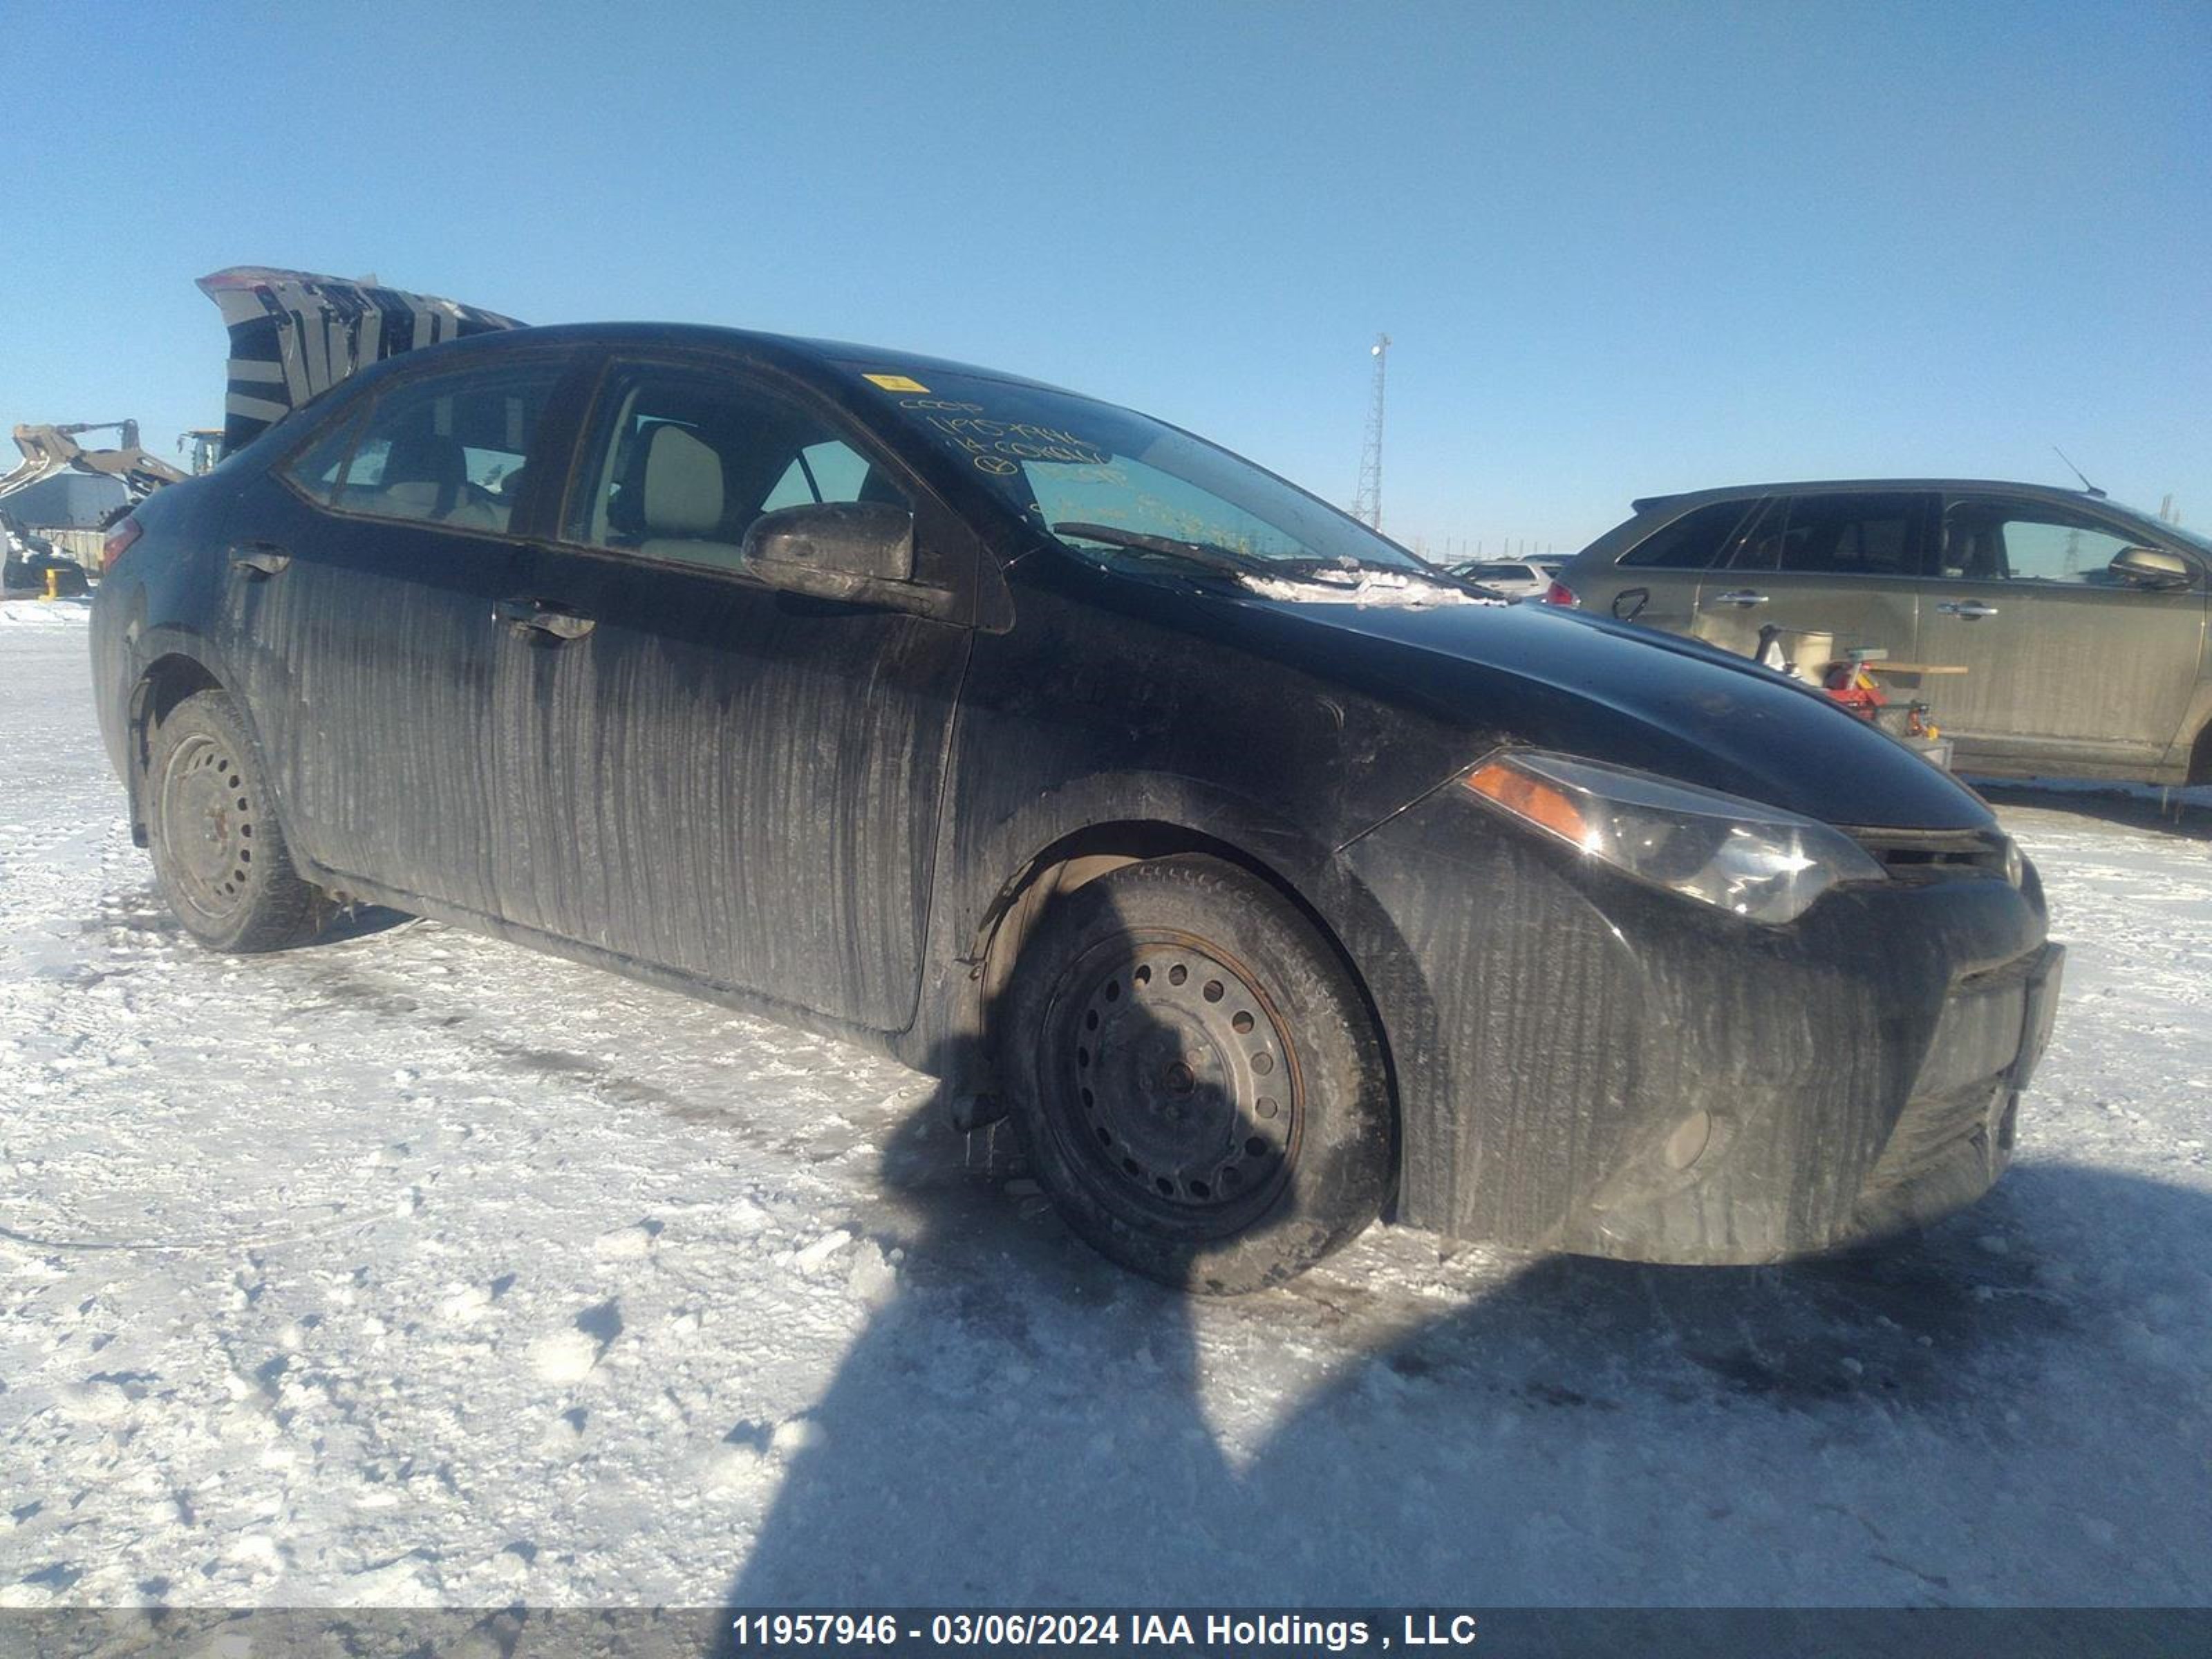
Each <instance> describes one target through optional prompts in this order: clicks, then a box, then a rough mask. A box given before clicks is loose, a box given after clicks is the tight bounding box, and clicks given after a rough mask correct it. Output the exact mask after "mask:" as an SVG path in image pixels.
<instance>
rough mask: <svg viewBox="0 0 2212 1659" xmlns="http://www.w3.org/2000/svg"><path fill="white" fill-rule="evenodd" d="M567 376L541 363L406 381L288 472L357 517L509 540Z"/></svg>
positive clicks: (343, 423)
mask: <svg viewBox="0 0 2212 1659" xmlns="http://www.w3.org/2000/svg"><path fill="white" fill-rule="evenodd" d="M562 372H563V371H562V365H561V364H558V363H555V362H535V363H518V364H513V365H510V366H508V367H506V368H496V369H491V370H483V369H477V368H471V369H464V370H460V371H458V372H455V373H453V374H431V375H426V376H423V377H422V378H420V379H416V380H407V381H404V382H402V383H401V384H400V385H398V386H393V387H392V389H391V390H390V391H388V392H383V393H381V394H380V395H379V396H378V397H377V398H376V400H375V402H374V403H373V404H371V405H370V406H369V409H368V413H367V414H366V415H365V416H359V417H357V418H355V419H352V420H347V421H341V422H339V424H338V426H337V428H335V429H334V430H333V432H332V433H331V434H330V435H328V436H326V437H325V438H323V439H320V440H319V441H316V442H314V443H313V444H310V445H309V446H308V447H307V449H305V450H304V451H302V452H301V454H300V455H299V456H298V457H296V458H295V459H294V460H293V461H292V462H291V463H290V465H289V466H288V468H287V469H286V470H287V471H289V473H290V475H291V476H292V477H293V478H294V479H295V481H296V482H297V483H299V484H300V486H301V488H302V489H306V490H307V492H308V493H309V494H310V495H313V496H315V497H316V498H317V499H318V500H319V501H324V502H325V503H326V504H328V505H330V506H331V507H338V508H340V509H342V510H343V511H345V512H348V513H365V514H367V515H368V516H369V517H372V518H379V519H404V520H411V521H415V522H420V523H428V524H442V525H450V526H453V528H454V529H456V530H476V531H486V532H492V533H495V534H497V533H503V532H506V531H507V529H508V528H509V526H510V521H511V520H512V519H513V512H514V504H515V502H516V501H519V500H520V498H521V495H522V482H523V466H524V463H525V462H526V460H527V459H528V458H529V454H530V446H531V443H532V440H533V439H534V438H535V437H536V435H537V431H538V421H539V420H540V419H541V418H542V417H543V416H544V412H545V405H546V404H547V403H548V402H550V400H551V398H552V395H553V387H554V386H555V384H556V382H557V381H558V380H560V378H561V375H562ZM341 453H342V454H343V460H342V461H341V460H339V459H338V457H339V456H340V454H341Z"/></svg>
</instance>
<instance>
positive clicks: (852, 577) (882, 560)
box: [738, 501, 951, 616]
mask: <svg viewBox="0 0 2212 1659" xmlns="http://www.w3.org/2000/svg"><path fill="white" fill-rule="evenodd" d="M738 562H739V567H740V568H742V569H744V571H745V572H746V573H747V574H750V575H751V576H753V577H754V578H755V579H756V580H759V581H762V582H764V583H766V584H767V585H768V586H770V587H775V588H781V589H782V590H783V591H784V592H789V593H805V594H810V595H811V596H812V597H813V598H815V599H850V600H853V601H854V602H855V603H857V604H862V605H893V606H896V607H897V608H898V609H900V610H903V611H920V612H921V613H922V614H924V615H926V616H941V615H943V614H945V610H946V607H947V605H948V603H949V601H950V599H951V596H950V595H949V594H946V593H945V592H942V591H940V590H939V589H937V588H933V587H921V586H915V580H914V514H913V513H909V512H908V511H907V509H906V508H904V507H895V506H892V505H891V504H890V503H889V502H884V501H814V502H810V503H808V504H807V505H806V506H804V507H779V508H778V509H776V511H775V512H773V513H762V514H761V515H760V517H759V518H757V519H756V520H753V522H752V527H751V528H750V529H749V530H747V531H746V532H745V539H744V546H743V547H742V548H741V549H740V550H739V553H738Z"/></svg>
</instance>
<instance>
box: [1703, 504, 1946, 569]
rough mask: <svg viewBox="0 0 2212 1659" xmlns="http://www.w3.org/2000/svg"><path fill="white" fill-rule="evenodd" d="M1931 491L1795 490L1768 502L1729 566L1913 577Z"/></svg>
mask: <svg viewBox="0 0 2212 1659" xmlns="http://www.w3.org/2000/svg"><path fill="white" fill-rule="evenodd" d="M1932 499H1933V498H1932V497H1929V496H1926V495H1900V494H1898V493H1895V492H1893V491H1883V492H1869V493H1867V494H1863V495H1796V496H1790V497H1785V498H1784V499H1783V500H1780V501H1776V502H1775V503H1774V505H1773V507H1772V508H1771V510H1769V511H1768V512H1767V513H1765V515H1764V516H1762V517H1761V519H1760V520H1759V523H1758V524H1757V525H1756V526H1753V530H1752V532H1751V534H1750V535H1748V536H1747V537H1746V538H1744V541H1743V545H1742V546H1741V548H1740V549H1739V550H1737V553H1736V556H1735V559H1734V561H1733V562H1732V568H1735V569H1738V570H1776V571H1796V572H1799V573H1802V574H1808V575H1821V576H1890V577H1900V576H1917V575H1919V574H1922V572H1923V569H1924V568H1925V567H1924V565H1923V546H1924V544H1925V542H1926V539H1927V538H1926V533H1925V532H1926V526H1927V522H1928V515H1929V510H1930V507H1931V505H1932Z"/></svg>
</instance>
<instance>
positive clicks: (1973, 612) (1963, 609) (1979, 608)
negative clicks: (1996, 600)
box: [1936, 599, 1997, 622]
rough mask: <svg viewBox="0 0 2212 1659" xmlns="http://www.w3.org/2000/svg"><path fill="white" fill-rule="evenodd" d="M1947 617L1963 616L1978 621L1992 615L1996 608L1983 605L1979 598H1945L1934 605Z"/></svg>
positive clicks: (1971, 620)
mask: <svg viewBox="0 0 2212 1659" xmlns="http://www.w3.org/2000/svg"><path fill="white" fill-rule="evenodd" d="M1936 609H1937V610H1938V611H1942V613H1943V614H1944V615H1945V616H1947V617H1965V618H1966V620H1967V621H1968V622H1979V621H1980V620H1981V619H1982V618H1983V617H1994V616H1996V614H1997V608H1996V606H1995V605H1984V604H1983V603H1982V602H1981V601H1980V600H1979V599H1945V600H1944V601H1943V602H1942V604H1940V605H1937V606H1936Z"/></svg>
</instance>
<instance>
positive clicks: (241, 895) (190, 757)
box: [161, 732, 256, 921]
mask: <svg viewBox="0 0 2212 1659" xmlns="http://www.w3.org/2000/svg"><path fill="white" fill-rule="evenodd" d="M255 817H256V814H255V811H254V809H253V799H252V796H251V795H249V794H248V793H246V777H245V772H244V769H242V768H241V767H240V765H239V763H238V760H237V757H236V756H235V755H234V754H233V753H232V751H231V749H230V746H229V745H228V744H223V743H220V742H218V741H217V740H216V739H215V738H211V737H207V736H204V735H203V734H201V733H198V732H194V733H192V734H191V735H190V736H188V737H186V738H184V739H183V740H182V741H181V742H179V744H177V746H176V748H175V749H173V750H171V751H170V754H169V759H168V763H167V766H166V767H165V768H164V769H163V770H162V773H161V851H162V853H163V855H164V861H165V862H166V863H167V866H168V868H169V874H170V878H171V879H172V880H173V882H174V884H176V887H177V889H178V890H179V896H181V897H182V898H183V899H184V901H185V902H186V903H188V904H190V905H191V907H192V908H193V909H195V910H197V911H198V912H199V913H200V914H201V915H204V916H206V917H208V918H209V919H210V920H212V921H221V920H223V919H224V918H226V917H228V916H229V915H231V914H232V913H233V912H234V911H235V910H236V909H237V908H238V907H239V906H240V904H242V903H244V902H245V900H246V881H247V878H249V877H250V876H251V875H252V871H253V840H254V820H255Z"/></svg>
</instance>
